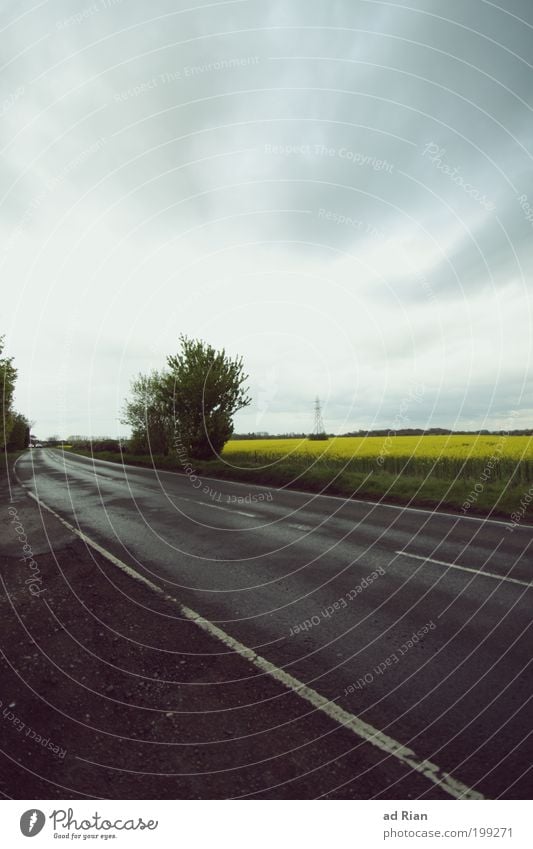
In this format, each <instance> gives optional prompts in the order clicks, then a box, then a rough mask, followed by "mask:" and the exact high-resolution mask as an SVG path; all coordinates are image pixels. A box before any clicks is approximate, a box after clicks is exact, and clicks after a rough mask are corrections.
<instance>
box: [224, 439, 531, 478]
mask: <svg viewBox="0 0 533 849" xmlns="http://www.w3.org/2000/svg"><path fill="white" fill-rule="evenodd" d="M223 457H224V459H225V460H226V461H227V462H228V463H231V464H235V465H239V463H243V465H244V466H249V465H251V464H253V465H254V466H256V467H257V466H259V465H264V466H265V467H272V466H273V465H276V464H286V463H294V462H297V463H298V464H299V465H301V466H302V467H303V466H305V467H307V468H313V467H322V468H323V467H331V469H332V470H333V468H335V469H337V470H338V471H362V472H387V473H390V474H394V475H397V474H408V475H414V476H415V477H426V476H427V475H430V476H432V477H439V478H450V479H454V478H457V477H459V478H462V479H468V478H476V477H478V476H479V475H480V474H482V473H483V472H486V471H487V465H488V464H490V468H489V469H488V471H489V472H490V477H491V479H494V480H496V479H497V480H503V479H506V480H509V479H511V478H512V479H514V480H516V481H519V480H521V481H524V482H529V481H530V480H531V479H532V478H531V474H532V472H533V437H530V436H507V435H505V434H501V435H475V434H472V435H455V434H453V435H450V436H395V435H391V436H368V437H362V436H361V437H336V438H333V439H329V440H327V441H324V442H321V441H310V440H308V439H251V440H246V439H241V440H231V441H230V442H228V443H227V445H226V447H225V449H224V454H223Z"/></svg>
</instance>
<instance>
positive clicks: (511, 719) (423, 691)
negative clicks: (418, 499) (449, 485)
mask: <svg viewBox="0 0 533 849" xmlns="http://www.w3.org/2000/svg"><path fill="white" fill-rule="evenodd" d="M16 470H17V474H18V476H19V478H20V480H21V481H22V483H23V484H24V486H25V487H26V488H27V489H28V490H29V491H31V492H32V493H33V494H34V495H36V496H37V497H38V498H39V499H40V500H41V501H42V502H43V503H44V504H45V505H47V506H49V507H50V508H52V509H53V510H54V511H55V512H56V513H57V514H59V515H60V516H61V517H63V518H64V519H65V520H67V521H68V522H69V523H71V524H72V525H74V526H75V527H77V528H79V529H80V530H81V531H82V532H83V533H85V534H86V535H88V536H89V537H90V538H91V539H92V540H94V541H95V542H97V543H98V544H99V545H101V546H102V547H103V548H105V550H106V551H108V552H110V553H111V554H112V555H114V556H115V557H116V558H119V559H120V560H121V561H122V562H124V563H126V564H128V565H129V566H131V567H133V568H134V569H135V570H136V571H137V572H138V573H140V574H142V575H143V576H145V577H146V578H148V579H149V580H150V581H151V582H152V583H154V584H156V585H157V586H159V587H162V588H164V589H165V591H166V592H168V593H170V594H171V595H172V596H173V597H175V598H176V599H179V601H180V602H181V603H182V604H184V605H187V606H188V607H190V608H192V609H193V610H194V611H197V612H198V613H199V614H200V615H201V616H202V617H203V618H204V619H205V620H207V621H208V622H209V623H212V624H213V625H214V626H216V627H218V628H220V629H222V631H223V632H224V633H225V634H226V635H229V637H230V638H232V639H233V640H235V641H238V643H239V644H241V645H244V646H245V647H247V648H249V649H252V650H253V652H255V653H257V654H258V655H260V656H261V658H264V659H265V660H266V661H268V662H270V663H271V664H272V665H273V669H275V670H277V672H279V671H280V670H281V671H282V672H283V673H285V674H286V675H287V681H288V686H294V685H293V684H291V682H294V680H296V681H298V682H301V683H303V684H305V685H306V686H307V687H308V688H309V690H310V691H312V692H313V693H316V694H318V695H319V696H320V697H325V700H327V701H328V703H329V705H330V708H331V706H333V707H338V708H340V709H341V710H342V712H341V714H340V716H341V717H346V716H347V715H349V716H353V717H354V718H355V721H356V723H357V722H359V723H360V727H362V728H366V727H367V726H368V727H370V728H372V729H377V730H378V731H379V732H382V733H383V735H386V738H387V740H392V741H396V742H397V743H398V744H399V745H400V746H403V747H409V748H411V749H413V750H414V751H415V752H416V753H417V757H418V758H419V761H421V762H424V761H428V762H430V764H431V765H434V764H436V765H438V767H439V770H441V771H442V773H443V774H448V775H450V776H452V777H453V780H452V783H453V781H457V782H460V785H459V786H461V787H463V786H464V787H466V788H470V789H471V790H472V792H473V794H474V795H475V793H479V794H482V795H483V796H484V797H486V798H500V797H502V798H515V799H516V798H529V797H530V796H531V790H532V787H533V772H532V771H531V764H532V753H533V748H532V745H531V736H530V735H531V717H532V714H533V711H532V705H531V696H532V693H533V676H532V674H531V655H532V652H531V645H532V642H531V628H530V626H531V609H532V599H533V593H532V589H531V580H532V577H533V576H532V571H533V570H532V567H533V544H532V543H533V527H531V526H528V525H527V524H525V523H524V524H522V525H521V526H520V527H517V528H515V530H514V531H513V532H512V533H511V532H509V531H508V530H507V528H506V525H505V523H503V522H496V521H487V520H480V519H473V518H469V517H459V516H455V515H452V514H443V513H433V512H429V511H425V510H416V509H405V508H398V507H392V506H386V505H377V504H371V503H367V502H358V501H345V500H344V499H340V498H334V497H328V496H317V495H313V494H306V493H300V492H295V491H286V490H280V489H271V488H268V487H260V486H253V485H249V484H244V483H234V482H229V481H221V480H215V479H200V478H196V477H190V476H189V477H188V476H187V475H182V474H173V473H169V472H162V471H157V472H156V471H153V470H151V469H140V468H135V467H131V466H129V467H125V468H124V467H122V466H120V465H116V464H111V463H105V462H103V461H94V462H93V461H92V460H90V459H87V458H84V457H80V456H76V455H72V454H69V453H65V454H63V453H62V452H60V451H56V450H51V449H35V450H33V451H32V452H31V453H30V452H27V453H26V454H25V455H24V456H23V457H21V459H20V460H19V461H18V463H17V466H16ZM221 669H222V668H221ZM220 674H222V675H223V670H222V671H221V673H220ZM276 674H277V673H276ZM318 709H319V710H320V708H318ZM333 715H334V714H333V713H332V712H331V710H330V713H329V716H330V717H331V716H333ZM339 721H342V719H339ZM365 724H366V725H365ZM357 728H359V726H358V725H357V724H356V726H355V730H356V733H357ZM363 736H364V735H363ZM374 744H375V741H374V743H372V742H364V745H366V746H370V745H374ZM399 751H400V750H399ZM400 755H401V751H400ZM394 757H396V755H395V754H394V753H392V758H394ZM431 768H432V767H430V769H431ZM427 772H428V770H427V769H426V773H427ZM425 780H426V779H425V777H424V770H423V769H422V770H419V771H418V774H416V775H414V774H413V787H415V786H416V790H415V793H416V794H417V795H420V793H421V790H420V786H421V782H422V785H423V783H424V781H425ZM427 785H428V792H429V791H430V790H431V791H432V792H431V797H433V798H446V797H447V794H448V797H449V793H448V791H449V787H448V788H446V787H444V788H443V789H442V788H440V787H439V786H437V787H436V786H435V784H434V783H433V784H431V782H430V781H429V779H428V781H427ZM441 790H442V792H441ZM402 792H405V784H403V785H402ZM452 795H453V793H452ZM458 795H460V794H458Z"/></svg>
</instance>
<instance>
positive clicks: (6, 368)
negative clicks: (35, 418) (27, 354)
mask: <svg viewBox="0 0 533 849" xmlns="http://www.w3.org/2000/svg"><path fill="white" fill-rule="evenodd" d="M3 353H4V337H3V336H0V414H1V416H2V421H1V431H0V447H2V448H5V447H6V446H7V444H8V443H9V440H10V436H11V431H12V428H13V426H14V424H15V419H14V413H13V410H12V403H13V393H14V391H15V380H16V378H17V370H16V368H15V366H14V365H13V357H3V356H2V354H3Z"/></svg>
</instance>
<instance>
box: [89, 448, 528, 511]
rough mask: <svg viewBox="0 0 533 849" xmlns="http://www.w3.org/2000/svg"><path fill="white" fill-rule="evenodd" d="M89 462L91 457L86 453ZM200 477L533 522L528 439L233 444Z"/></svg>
mask: <svg viewBox="0 0 533 849" xmlns="http://www.w3.org/2000/svg"><path fill="white" fill-rule="evenodd" d="M78 453H82V454H85V455H89V456H90V452H87V451H80V452H78ZM94 456H95V457H96V458H101V459H105V460H111V461H113V462H119V463H121V462H124V463H126V464H131V465H137V466H144V467H155V468H160V469H167V470H171V471H177V472H180V471H183V469H182V468H181V466H180V464H179V463H178V461H177V459H176V458H174V457H157V456H154V457H150V456H137V455H134V454H126V453H124V454H122V457H121V456H120V455H117V454H112V453H108V452H97V453H96V452H95V453H94ZM192 466H193V467H194V471H195V473H196V474H198V475H200V476H205V477H209V476H212V477H219V478H227V479H229V480H240V481H245V482H250V483H257V484H259V485H266V486H274V487H286V488H293V489H300V490H306V491H310V492H322V493H324V494H329V495H339V496H344V497H348V498H351V497H354V498H362V499H368V500H373V501H380V500H382V501H385V502H390V503H394V504H405V505H411V506H421V507H428V508H436V509H445V510H454V511H457V512H458V513H459V514H461V515H462V514H467V515H493V516H497V517H499V518H503V519H509V518H510V516H511V514H513V513H515V512H516V511H517V510H522V512H524V511H523V505H524V503H525V501H524V500H526V501H527V508H526V511H525V513H524V515H523V516H522V521H523V522H533V507H530V504H531V503H533V499H532V498H531V495H530V496H529V498H527V497H526V496H527V495H528V493H533V439H532V438H531V437H528V436H505V435H501V436H500V435H482V436H478V435H475V434H469V435H466V436H463V435H457V434H454V435H453V436H420V437H419V436H415V437H411V436H409V437H404V436H389V437H353V438H352V437H338V438H336V439H330V440H328V441H327V442H311V441H308V440H301V439H287V440H281V439H280V440H278V439H261V440H231V441H230V442H228V443H227V445H226V447H225V449H224V453H223V455H222V457H221V458H219V459H218V460H214V461H209V462H198V461H195V462H194V463H192Z"/></svg>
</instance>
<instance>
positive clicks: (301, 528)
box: [287, 522, 312, 531]
mask: <svg viewBox="0 0 533 849" xmlns="http://www.w3.org/2000/svg"><path fill="white" fill-rule="evenodd" d="M287 525H288V527H289V528H295V529H296V530H297V531H310V530H312V528H309V527H308V526H307V525H293V523H292V522H287Z"/></svg>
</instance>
